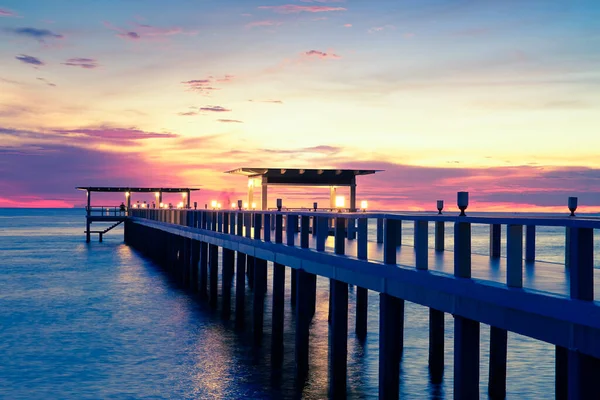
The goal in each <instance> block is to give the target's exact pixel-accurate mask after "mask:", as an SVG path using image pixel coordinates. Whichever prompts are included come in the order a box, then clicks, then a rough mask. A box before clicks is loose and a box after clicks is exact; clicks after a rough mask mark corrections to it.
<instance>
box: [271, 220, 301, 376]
mask: <svg viewBox="0 0 600 400" xmlns="http://www.w3.org/2000/svg"><path fill="white" fill-rule="evenodd" d="M282 242H283V215H281V213H277V214H276V215H275V243H279V244H281V243H282ZM284 307H285V265H283V264H279V263H273V311H272V323H271V327H272V328H271V360H272V363H273V365H275V366H278V365H280V364H281V362H282V361H283V322H284V309H285V308H284ZM297 332H298V322H297V321H296V342H297V341H298V337H297V336H298V333H297ZM297 364H298V356H297V355H296V365H297Z"/></svg>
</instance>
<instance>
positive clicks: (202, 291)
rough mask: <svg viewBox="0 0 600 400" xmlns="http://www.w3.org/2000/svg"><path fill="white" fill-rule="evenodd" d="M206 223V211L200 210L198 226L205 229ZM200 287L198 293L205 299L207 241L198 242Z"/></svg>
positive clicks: (206, 293) (206, 295) (206, 294)
mask: <svg viewBox="0 0 600 400" xmlns="http://www.w3.org/2000/svg"><path fill="white" fill-rule="evenodd" d="M207 224H208V213H207V212H206V211H202V213H201V214H200V228H201V229H204V230H206V228H207ZM199 284H200V288H199V290H198V293H199V295H200V298H202V299H206V298H207V297H208V292H207V285H208V243H206V242H200V278H199Z"/></svg>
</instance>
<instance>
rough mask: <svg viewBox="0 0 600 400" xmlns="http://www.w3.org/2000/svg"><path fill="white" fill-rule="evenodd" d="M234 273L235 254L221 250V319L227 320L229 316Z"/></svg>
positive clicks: (228, 250) (231, 251)
mask: <svg viewBox="0 0 600 400" xmlns="http://www.w3.org/2000/svg"><path fill="white" fill-rule="evenodd" d="M234 271H235V252H234V251H233V250H230V249H226V248H223V273H222V277H223V282H222V286H221V291H222V293H223V300H222V310H221V311H222V315H223V318H225V319H229V317H230V316H231V285H232V280H233V275H234Z"/></svg>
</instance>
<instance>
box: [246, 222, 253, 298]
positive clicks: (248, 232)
mask: <svg viewBox="0 0 600 400" xmlns="http://www.w3.org/2000/svg"><path fill="white" fill-rule="evenodd" d="M252 222H253V221H252V213H251V212H250V211H247V212H244V225H245V229H246V231H245V236H246V237H247V238H251V237H252V225H253V224H252ZM246 275H247V276H248V287H250V289H251V290H254V257H252V256H250V255H246Z"/></svg>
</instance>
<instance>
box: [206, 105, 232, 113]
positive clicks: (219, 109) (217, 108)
mask: <svg viewBox="0 0 600 400" xmlns="http://www.w3.org/2000/svg"><path fill="white" fill-rule="evenodd" d="M199 110H200V111H210V112H229V111H231V110H230V109H228V108H225V107H221V106H205V107H200V109H199Z"/></svg>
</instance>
